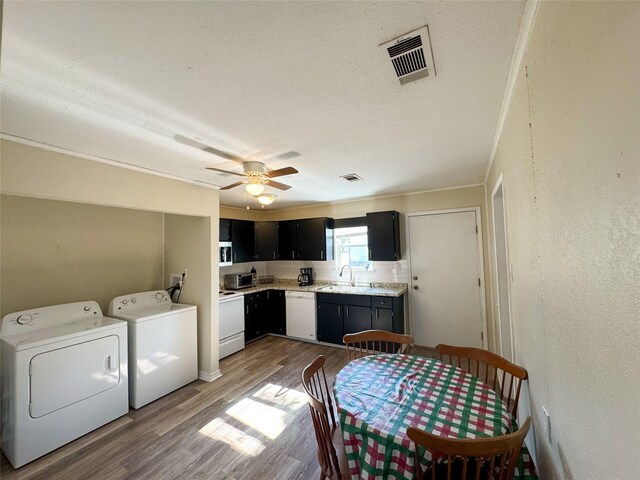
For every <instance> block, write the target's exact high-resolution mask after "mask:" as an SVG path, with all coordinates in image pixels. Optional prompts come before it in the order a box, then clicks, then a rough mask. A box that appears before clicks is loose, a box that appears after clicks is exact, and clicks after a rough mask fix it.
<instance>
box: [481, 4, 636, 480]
mask: <svg viewBox="0 0 640 480" xmlns="http://www.w3.org/2000/svg"><path fill="white" fill-rule="evenodd" d="M639 26H640V4H639V3H637V2H629V3H624V2H622V3H615V2H603V3H598V2H594V3H591V2H541V4H540V7H539V11H538V14H537V17H536V21H535V26H534V29H533V31H532V36H531V38H530V41H529V45H528V48H527V51H526V54H525V58H524V61H523V64H522V66H521V69H520V71H519V75H518V79H517V83H516V87H515V91H514V96H513V99H512V103H511V106H510V109H509V113H508V116H507V120H506V123H505V127H504V130H503V131H502V135H501V138H500V142H499V146H498V149H497V153H496V156H495V158H494V162H493V166H492V168H491V171H490V175H489V178H488V180H487V183H486V190H487V194H488V195H490V194H491V191H492V190H493V187H494V185H495V182H496V180H497V178H498V176H499V175H500V173H501V172H502V173H503V175H504V190H505V201H506V210H507V231H508V233H507V236H508V245H509V253H510V263H511V264H512V268H513V280H512V282H511V302H512V316H513V323H514V333H515V354H516V362H517V363H519V364H522V365H523V366H525V367H526V368H527V369H528V371H529V374H530V394H529V398H528V400H530V402H531V409H532V413H533V417H534V422H535V423H534V424H535V429H536V444H537V454H538V466H539V469H540V471H541V477H542V478H567V479H596V478H603V479H604V478H621V479H631V478H638V477H637V476H638V471H640V456H639V455H638V452H639V451H640V410H639V408H638V406H639V405H640V375H639V374H638V366H639V365H640V354H639V349H638V345H639V344H640V342H639V340H640V316H639V314H638V312H639V308H640V303H639V295H638V291H639V286H640V208H639V207H640V140H639V139H640V102H639V101H638V85H640V60H639V58H640V56H639V54H638V45H640V28H639ZM487 205H488V206H489V208H490V207H491V199H490V198H487ZM489 217H491V212H489ZM489 231H491V229H490V228H489ZM492 241H493V239H491V242H492ZM492 246H493V245H491V247H492ZM490 251H492V249H490ZM494 298H496V297H495V292H494ZM542 406H546V407H548V409H549V411H550V413H551V425H552V426H551V438H552V441H551V443H549V442H548V441H547V440H546V436H545V433H544V428H543V413H542Z"/></svg>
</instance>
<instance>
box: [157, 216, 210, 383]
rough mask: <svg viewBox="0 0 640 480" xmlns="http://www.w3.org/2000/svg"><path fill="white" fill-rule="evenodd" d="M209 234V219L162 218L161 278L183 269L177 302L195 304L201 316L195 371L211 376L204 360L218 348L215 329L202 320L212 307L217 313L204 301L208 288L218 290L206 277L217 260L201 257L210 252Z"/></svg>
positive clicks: (208, 365)
mask: <svg viewBox="0 0 640 480" xmlns="http://www.w3.org/2000/svg"><path fill="white" fill-rule="evenodd" d="M216 220H217V219H216ZM211 232H212V229H211V218H209V217H190V216H185V215H171V214H167V215H165V230H164V241H165V272H166V274H165V277H167V276H168V275H169V274H171V273H178V274H180V273H182V271H183V269H185V268H186V269H187V276H186V277H185V283H184V287H183V289H182V294H181V295H180V302H181V303H186V304H190V305H197V307H198V311H199V312H201V313H203V314H204V315H200V316H199V320H200V321H199V322H198V351H199V353H200V355H199V360H200V361H199V364H198V369H199V370H200V371H201V372H210V373H213V374H215V370H211V368H212V366H211V365H210V364H207V363H206V359H209V358H211V355H212V345H218V341H219V339H218V329H217V328H212V325H211V323H210V322H205V321H203V319H204V318H207V317H208V316H210V315H211V309H212V307H216V308H215V309H216V310H217V306H218V305H217V302H216V303H212V302H211V301H207V300H206V299H207V298H208V295H210V294H211V292H212V289H216V292H217V289H218V286H217V285H215V284H213V285H212V282H211V274H210V272H211V269H212V260H213V259H215V260H217V257H211V256H209V257H208V258H203V255H202V252H206V251H211V250H210V249H209V248H208V247H209V246H210V245H211V244H212V241H211ZM216 232H217V230H216ZM216 238H217V236H216ZM216 243H217V242H216ZM215 283H217V280H216V282H215ZM216 354H217V349H216Z"/></svg>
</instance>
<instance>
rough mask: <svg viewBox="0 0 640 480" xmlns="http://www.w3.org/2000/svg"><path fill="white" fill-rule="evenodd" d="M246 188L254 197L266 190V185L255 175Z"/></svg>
mask: <svg viewBox="0 0 640 480" xmlns="http://www.w3.org/2000/svg"><path fill="white" fill-rule="evenodd" d="M245 188H246V189H247V192H249V193H250V194H251V195H253V196H254V197H257V196H258V195H261V194H262V193H263V192H264V185H263V184H262V182H261V181H260V179H259V178H258V177H253V178H252V179H251V180H249V183H247V186H246V187H245Z"/></svg>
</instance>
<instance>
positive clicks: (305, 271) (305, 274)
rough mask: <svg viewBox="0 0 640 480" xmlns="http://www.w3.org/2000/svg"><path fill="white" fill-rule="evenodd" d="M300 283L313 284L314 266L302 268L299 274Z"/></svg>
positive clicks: (304, 284) (303, 284) (303, 285)
mask: <svg viewBox="0 0 640 480" xmlns="http://www.w3.org/2000/svg"><path fill="white" fill-rule="evenodd" d="M298 283H299V285H300V286H301V287H306V286H307V285H313V268H310V267H308V268H301V269H300V275H298Z"/></svg>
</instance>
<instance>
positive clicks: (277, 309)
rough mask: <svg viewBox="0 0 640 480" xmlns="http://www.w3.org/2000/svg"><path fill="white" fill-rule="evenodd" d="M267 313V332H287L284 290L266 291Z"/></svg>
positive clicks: (279, 333) (281, 333)
mask: <svg viewBox="0 0 640 480" xmlns="http://www.w3.org/2000/svg"><path fill="white" fill-rule="evenodd" d="M267 315H268V331H269V333H277V334H278V335H286V334H287V307H286V300H285V296H284V290H268V291H267Z"/></svg>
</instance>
